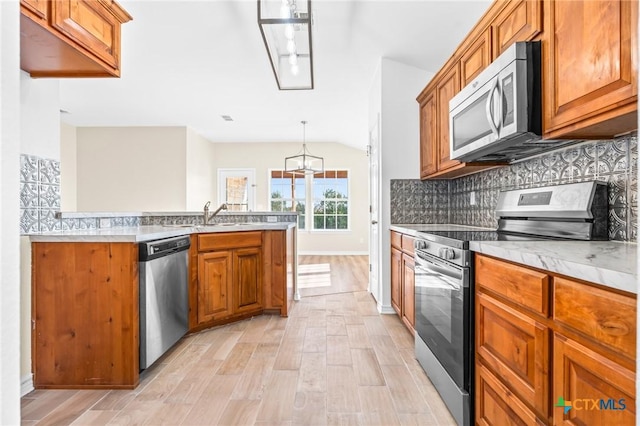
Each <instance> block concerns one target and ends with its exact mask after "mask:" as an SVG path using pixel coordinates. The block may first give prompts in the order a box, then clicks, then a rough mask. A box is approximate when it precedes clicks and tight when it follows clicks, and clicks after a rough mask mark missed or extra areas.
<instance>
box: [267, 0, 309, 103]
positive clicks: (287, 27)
mask: <svg viewBox="0 0 640 426" xmlns="http://www.w3.org/2000/svg"><path fill="white" fill-rule="evenodd" d="M258 26H259V27H260V33H262V40H263V41H264V45H265V47H266V48H267V54H268V55H269V61H270V62H271V69H273V75H274V76H275V77H276V83H277V84H278V89H280V90H310V89H313V48H312V44H311V0H258Z"/></svg>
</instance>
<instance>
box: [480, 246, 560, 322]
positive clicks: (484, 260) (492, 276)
mask: <svg viewBox="0 0 640 426" xmlns="http://www.w3.org/2000/svg"><path fill="white" fill-rule="evenodd" d="M476 285H480V286H482V287H484V288H486V289H489V290H491V291H493V292H495V293H497V294H499V295H501V296H503V297H505V298H506V299H508V300H510V301H512V302H514V303H516V304H518V305H520V306H522V307H525V308H528V309H531V310H532V311H534V312H537V313H539V314H542V315H544V316H548V315H549V276H548V275H547V274H543V273H542V272H537V271H532V270H530V269H527V268H525V267H522V266H518V265H514V264H511V263H508V262H503V261H500V260H496V259H491V258H489V257H485V256H481V255H476Z"/></svg>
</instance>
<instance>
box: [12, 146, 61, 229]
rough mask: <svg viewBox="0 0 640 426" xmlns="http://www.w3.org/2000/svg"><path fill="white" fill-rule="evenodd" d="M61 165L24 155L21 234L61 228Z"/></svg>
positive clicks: (21, 177)
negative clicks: (57, 215)
mask: <svg viewBox="0 0 640 426" xmlns="http://www.w3.org/2000/svg"><path fill="white" fill-rule="evenodd" d="M59 210H60V162H59V161H56V160H50V159H46V158H40V157H36V156H33V155H24V154H22V155H20V233H21V234H30V233H34V232H43V231H53V230H57V229H61V228H60V226H61V225H60V222H59V221H58V220H57V219H56V218H55V214H56V212H57V211H59Z"/></svg>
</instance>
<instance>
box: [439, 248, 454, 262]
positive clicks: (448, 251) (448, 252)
mask: <svg viewBox="0 0 640 426" xmlns="http://www.w3.org/2000/svg"><path fill="white" fill-rule="evenodd" d="M438 255H439V256H440V257H441V258H443V259H447V260H452V259H455V258H456V252H455V250H454V249H452V248H447V247H445V248H441V249H440V250H438Z"/></svg>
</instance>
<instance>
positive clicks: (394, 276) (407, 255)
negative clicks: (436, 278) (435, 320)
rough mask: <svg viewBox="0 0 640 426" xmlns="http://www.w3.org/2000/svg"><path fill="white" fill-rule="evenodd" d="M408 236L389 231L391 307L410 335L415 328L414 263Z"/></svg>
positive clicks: (410, 239) (411, 244)
mask: <svg viewBox="0 0 640 426" xmlns="http://www.w3.org/2000/svg"><path fill="white" fill-rule="evenodd" d="M413 241H414V238H413V237H412V236H410V235H406V234H402V233H400V232H395V231H391V306H392V307H393V309H394V310H395V311H396V313H397V314H398V316H399V317H400V319H401V320H402V322H403V323H404V324H405V325H406V326H407V328H408V329H409V331H411V333H414V326H415V278H414V269H415V262H414V260H413V253H414V250H413Z"/></svg>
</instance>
